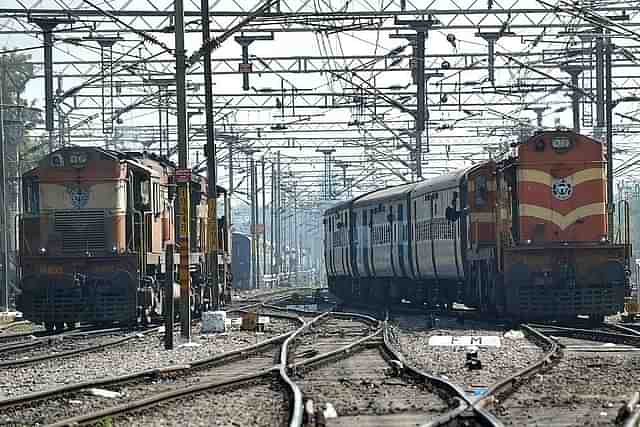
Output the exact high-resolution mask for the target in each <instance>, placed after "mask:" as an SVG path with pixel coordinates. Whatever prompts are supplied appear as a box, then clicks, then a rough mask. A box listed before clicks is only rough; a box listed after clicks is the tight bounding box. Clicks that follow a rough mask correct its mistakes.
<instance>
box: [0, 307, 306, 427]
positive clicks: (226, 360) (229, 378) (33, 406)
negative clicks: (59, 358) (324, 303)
mask: <svg viewBox="0 0 640 427" xmlns="http://www.w3.org/2000/svg"><path fill="white" fill-rule="evenodd" d="M280 317H281V318H283V319H288V320H291V321H294V320H295V321H299V320H298V319H297V318H295V317H292V316H287V315H284V314H281V315H280ZM291 333H292V332H289V333H286V334H282V335H279V336H277V337H275V338H272V339H269V340H265V341H262V342H260V343H258V344H254V345H251V346H247V347H244V348H241V349H238V350H235V351H232V352H227V353H224V354H220V355H216V356H213V357H208V358H205V359H199V360H196V361H193V362H191V363H189V364H185V365H178V366H166V367H159V368H157V369H151V370H146V371H142V372H137V373H133V374H130V375H125V376H120V377H111V378H105V379H101V380H97V381H89V382H83V383H78V384H73V385H69V386H65V387H59V388H56V389H52V390H47V391H43V392H38V393H33V394H30V395H25V396H20V397H17V398H13V399H6V400H2V401H0V412H2V413H3V414H4V417H7V418H5V419H4V420H8V421H9V422H11V421H12V420H14V421H18V420H20V421H21V422H22V421H27V422H32V423H38V424H43V425H73V424H76V423H81V424H82V423H90V422H93V421H96V420H99V419H101V418H104V417H113V416H117V415H119V414H126V413H128V412H130V411H134V410H139V409H141V408H144V407H149V406H155V405H158V404H161V403H162V402H165V401H168V400H172V399H177V398H180V397H183V396H191V395H194V394H197V393H199V392H205V391H208V390H217V389H221V388H224V387H234V386H238V385H241V384H245V383H249V382H254V381H258V380H261V379H264V378H266V377H268V376H269V375H270V374H271V373H272V372H274V368H273V366H274V364H275V363H276V361H275V359H274V356H273V355H274V352H273V350H274V349H276V348H277V347H278V346H279V344H280V343H282V342H283V341H284V340H285V339H286V338H287V336H289V335H290V334H291ZM249 366H250V367H251V369H249V368H248V367H249ZM249 371H250V373H247V372H249ZM95 389H98V390H105V389H106V390H107V393H106V394H107V395H109V397H100V396H96V395H95V393H96V392H95ZM100 393H102V394H104V392H102V391H100ZM62 402H65V403H66V404H64V405H61V404H60V403H62ZM69 402H72V404H69ZM2 420H3V419H2V417H0V421H2Z"/></svg>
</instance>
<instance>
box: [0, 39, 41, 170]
mask: <svg viewBox="0 0 640 427" xmlns="http://www.w3.org/2000/svg"><path fill="white" fill-rule="evenodd" d="M4 50H5V51H7V49H6V48H5V49H4ZM30 59H31V55H28V54H24V53H16V52H12V53H8V54H4V55H2V56H0V86H1V91H2V108H3V118H4V127H3V130H4V137H5V143H6V146H5V150H6V157H7V158H6V160H7V176H8V177H18V176H20V175H21V174H22V173H23V172H25V171H26V170H28V169H30V168H32V167H33V166H34V165H35V163H37V161H38V160H39V159H40V158H42V156H43V155H45V154H46V147H45V145H43V139H42V137H41V136H39V135H37V134H34V131H33V129H34V128H35V127H36V126H38V125H39V124H41V123H42V114H41V112H40V111H39V110H38V109H35V108H34V107H33V106H34V102H35V101H34V100H32V101H29V100H27V99H25V98H23V97H22V94H23V93H24V91H25V89H26V86H27V83H28V82H29V81H30V80H31V79H33V77H34V75H35V70H34V67H33V64H32V63H31V62H30Z"/></svg>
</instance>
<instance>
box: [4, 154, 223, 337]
mask: <svg viewBox="0 0 640 427" xmlns="http://www.w3.org/2000/svg"><path fill="white" fill-rule="evenodd" d="M175 171H176V166H175V165H174V164H173V163H172V162H170V161H169V160H167V159H166V158H164V157H159V156H156V155H154V154H151V153H147V152H118V151H112V150H105V149H102V148H97V147H66V148H62V149H60V150H57V151H55V152H53V153H51V154H50V155H49V156H46V157H45V158H43V159H42V160H41V161H40V162H39V164H38V166H37V167H36V168H34V169H32V170H30V171H28V172H26V173H25V174H24V175H23V176H22V184H23V185H22V188H23V204H24V213H23V214H22V215H21V216H20V217H19V221H18V223H19V224H18V227H19V231H18V233H17V235H18V239H19V242H18V243H19V245H18V247H19V264H20V275H21V278H20V293H19V295H18V296H17V300H16V303H17V308H18V309H19V310H20V311H22V312H23V314H24V317H25V319H28V320H31V321H33V322H36V323H44V325H45V326H46V328H47V329H48V330H53V329H54V327H55V328H56V329H58V330H61V329H63V328H64V327H65V324H67V325H68V326H71V325H74V324H75V323H77V322H87V323H94V324H100V323H112V322H118V323H120V324H133V323H136V322H139V321H141V320H142V321H148V320H150V318H151V317H152V316H153V315H157V316H159V315H161V314H162V307H163V292H162V289H163V283H164V282H165V279H166V277H167V274H171V278H172V279H173V280H175V278H176V275H175V273H176V270H174V271H173V272H167V271H166V267H165V266H166V261H167V252H166V249H167V245H168V244H174V243H175V235H176V207H175V203H174V199H175V193H176V191H175V187H176V186H175V184H174V176H175ZM216 195H217V197H223V198H224V206H225V209H226V210H227V212H228V209H229V203H228V200H227V193H226V190H225V189H224V188H222V187H218V188H217V189H216ZM207 201H208V200H207V180H206V179H205V178H204V177H202V176H200V175H197V174H192V178H191V183H190V204H191V206H190V207H191V212H192V215H191V224H190V233H191V234H190V238H191V240H190V241H191V248H190V250H191V256H190V265H189V269H190V276H191V277H190V283H191V288H192V301H191V306H192V310H193V311H194V312H198V311H201V310H206V309H207V308H208V307H209V306H210V305H212V304H213V303H214V302H218V303H222V302H224V301H225V300H229V299H230V289H229V284H228V283H227V281H226V278H227V276H228V272H227V271H228V270H229V268H230V265H229V259H230V256H229V249H230V247H229V243H230V242H229V233H228V224H226V221H225V217H228V215H223V216H221V217H220V218H216V219H215V220H216V221H218V236H217V237H218V242H219V244H218V248H219V249H218V254H219V255H218V262H217V268H218V277H219V279H220V280H219V283H218V284H217V285H214V286H216V287H217V289H213V286H211V285H209V284H208V282H207V280H206V277H207V275H208V274H209V273H210V272H209V271H207V263H206V261H205V260H206V252H207V249H208V248H209V246H208V245H210V244H213V242H208V241H207V222H208V218H207V215H208V209H207ZM174 265H175V266H176V269H177V266H178V265H179V256H178V254H177V250H176V253H175V254H174ZM176 288H177V285H174V295H173V296H172V297H173V298H176V297H177V296H178V294H179V292H177V291H176ZM214 298H218V301H214ZM178 311H179V310H178Z"/></svg>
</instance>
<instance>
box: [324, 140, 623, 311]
mask: <svg viewBox="0 0 640 427" xmlns="http://www.w3.org/2000/svg"><path fill="white" fill-rule="evenodd" d="M513 148H514V154H513V155H512V156H511V157H509V158H508V159H505V160H502V161H500V162H495V161H487V162H483V163H480V164H476V165H474V166H472V167H469V168H466V169H462V170H459V171H456V172H453V173H449V174H446V175H442V176H439V177H436V178H433V179H427V180H424V181H421V182H418V183H410V184H404V185H400V186H397V187H392V188H385V189H380V190H377V191H373V192H371V193H368V194H364V195H361V196H359V197H356V198H354V199H352V200H349V201H346V202H342V203H340V204H338V205H335V206H333V207H331V208H330V209H328V210H326V211H325V213H324V217H323V226H324V248H325V254H324V255H325V262H326V267H327V277H328V284H329V288H330V290H331V291H332V292H333V293H334V294H335V295H337V296H339V297H340V298H341V299H343V300H345V301H357V302H361V303H369V304H386V303H398V304H399V303H407V302H411V303H413V304H418V305H420V306H425V305H428V306H440V307H445V308H446V307H451V306H452V305H453V303H455V302H458V303H462V304H464V305H466V306H468V307H475V308H477V309H478V310H481V311H485V312H491V313H496V314H498V315H503V316H508V317H512V318H517V319H523V320H524V319H538V320H547V319H572V318H575V317H577V316H581V315H587V316H589V317H590V318H591V319H593V320H594V321H598V320H600V319H602V318H603V316H605V315H609V314H613V313H616V312H618V311H621V310H622V309H623V304H624V297H625V293H626V292H627V288H628V271H629V258H630V253H631V250H630V245H629V243H628V241H627V240H625V239H624V238H622V239H618V241H615V242H614V241H610V240H609V239H608V237H607V236H608V229H607V227H608V221H607V211H606V200H607V193H606V192H607V188H606V179H605V164H606V162H605V157H604V156H605V153H604V150H603V146H602V144H601V143H600V142H599V141H597V140H594V139H592V138H589V137H587V136H584V135H579V134H576V133H574V132H571V131H566V130H551V131H540V132H538V133H537V134H535V135H533V136H532V137H531V138H529V139H527V140H526V141H524V142H521V143H518V144H513ZM623 235H624V234H623Z"/></svg>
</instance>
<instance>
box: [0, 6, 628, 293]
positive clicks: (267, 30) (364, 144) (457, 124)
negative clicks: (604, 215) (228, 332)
mask: <svg viewBox="0 0 640 427" xmlns="http://www.w3.org/2000/svg"><path fill="white" fill-rule="evenodd" d="M639 11H640V7H639V6H638V5H637V4H636V3H634V2H630V1H614V2H600V1H595V2H593V1H590V2H588V3H587V2H577V3H569V2H567V1H565V0H557V1H556V0H554V1H553V2H547V1H546V0H539V1H537V2H534V3H532V2H530V1H527V0H512V1H511V2H509V3H503V2H497V1H495V0H490V1H487V2H485V1H481V2H471V4H469V2H466V3H461V4H458V3H455V2H452V1H450V0H435V1H430V2H423V1H406V0H390V1H387V2H384V3H380V2H372V1H368V0H353V1H348V2H318V1H307V0H291V1H287V2H284V1H280V0H266V1H265V0H260V1H259V0H250V1H243V2H238V1H231V0H215V1H214V0H209V1H207V0H203V1H201V2H198V1H189V2H185V1H182V0H177V1H175V2H174V0H160V1H156V2H153V5H152V4H151V3H149V2H144V1H142V0H107V1H103V2H99V3H98V2H94V1H93V0H81V1H78V2H71V1H69V0H55V1H54V0H6V1H4V2H3V3H2V6H1V7H0V46H6V49H9V48H10V47H11V46H20V50H21V52H24V53H26V54H30V55H31V57H30V58H27V59H26V61H27V63H28V64H30V65H32V66H33V67H34V76H33V78H32V79H31V81H30V82H29V84H28V85H27V86H26V87H25V88H21V93H20V96H21V97H23V98H24V99H27V100H31V99H36V100H37V101H36V103H37V102H40V104H42V105H41V106H42V110H43V111H44V119H45V120H44V125H43V126H42V127H41V128H39V127H38V126H36V127H35V128H34V129H33V130H30V131H29V132H27V133H30V134H31V135H39V133H38V132H40V133H44V134H45V135H46V137H47V144H48V146H49V149H50V150H53V149H55V148H57V146H59V145H63V144H68V143H70V144H82V145H84V144H93V145H102V146H104V147H107V148H115V149H124V150H142V149H145V150H148V151H153V152H156V153H159V154H161V155H166V156H168V157H170V158H174V160H179V163H180V167H181V168H184V169H186V168H191V169H193V170H195V171H200V172H204V171H206V172H207V175H209V176H210V178H211V180H212V182H213V183H214V185H212V186H210V188H209V189H210V190H211V191H213V192H215V191H216V190H215V188H216V187H215V184H218V183H219V184H220V185H223V186H228V187H229V194H232V195H233V197H234V200H235V202H237V203H243V202H246V203H247V204H251V205H252V206H253V208H252V210H251V212H252V214H251V221H250V222H251V223H252V224H253V225H254V228H253V230H252V231H255V225H256V224H257V223H258V221H259V220H258V218H259V212H257V211H256V206H258V205H259V203H258V198H257V196H256V195H255V194H243V192H242V190H241V188H242V185H243V184H244V183H247V182H249V183H252V186H251V189H250V190H249V191H248V193H254V192H255V191H256V189H257V187H258V186H257V178H256V175H257V173H256V167H255V164H253V165H249V166H244V165H243V162H242V161H241V159H243V158H244V156H245V154H243V153H248V152H257V151H260V152H261V153H262V154H261V157H262V158H263V159H264V160H261V165H262V179H261V182H262V191H263V192H264V193H263V197H262V200H263V202H262V209H263V211H262V217H263V219H262V221H261V222H262V226H263V227H264V226H265V225H266V224H265V222H266V218H267V216H266V215H265V211H266V210H267V209H270V211H269V214H270V215H269V216H270V217H271V218H272V220H271V221H270V222H271V226H272V227H273V228H272V229H271V230H269V233H267V232H266V231H265V230H263V232H262V236H263V239H264V241H263V242H262V243H263V248H262V251H263V261H262V265H263V267H262V268H261V270H262V271H263V272H266V271H267V270H270V271H271V270H273V271H276V272H278V271H282V270H283V269H285V268H287V267H286V263H285V261H286V260H285V258H286V255H287V253H291V247H295V248H296V250H295V254H296V255H295V256H296V259H297V260H298V263H301V262H302V261H301V258H302V249H301V245H300V244H299V243H298V240H299V238H300V236H299V234H298V230H297V229H291V230H289V234H288V235H287V236H288V237H289V240H290V242H289V244H290V245H289V246H290V247H289V249H287V247H286V246H287V245H286V244H285V243H283V242H284V241H285V240H286V239H285V235H284V234H285V232H284V230H288V228H287V227H286V221H287V220H289V221H290V220H291V218H298V212H297V209H294V211H293V212H287V213H285V210H286V209H287V206H283V204H285V205H286V203H289V202H290V203H294V204H295V207H296V208H298V207H299V208H300V209H303V207H304V206H313V207H316V208H318V207H321V206H324V205H323V203H326V204H328V203H332V202H333V200H335V199H340V198H345V197H348V196H349V195H352V194H356V193H361V192H364V191H368V190H370V189H373V188H376V187H380V186H385V185H392V184H395V183H400V182H405V181H410V180H412V179H420V178H422V177H423V176H424V177H428V176H431V175H436V174H440V173H442V172H444V171H448V170H451V169H454V168H457V167H461V166H465V165H470V164H472V163H474V162H477V161H481V160H483V159H486V158H487V157H488V156H489V153H490V155H492V156H496V155H498V156H499V155H502V154H505V153H508V151H509V142H512V141H514V140H516V139H518V138H520V137H522V135H527V134H529V133H531V132H533V131H535V129H537V128H540V127H550V126H556V124H557V122H559V124H560V125H563V126H566V127H571V128H574V129H576V130H580V131H581V132H584V133H587V134H591V135H594V136H596V137H598V138H600V139H603V140H606V142H607V144H608V148H609V151H608V152H611V153H613V155H612V156H610V157H609V159H608V161H609V163H610V164H609V171H610V172H609V175H610V176H609V180H610V181H612V180H613V176H612V174H613V169H614V167H615V166H616V162H618V161H628V160H629V159H632V158H634V156H635V155H636V154H637V148H636V146H637V145H636V144H634V142H635V138H636V137H635V135H636V134H638V133H640V132H639V130H640V127H639V126H638V119H637V118H636V115H637V111H638V108H639V107H638V105H637V103H638V98H637V95H638V94H639V93H640V71H639V70H637V68H636V67H637V66H638V58H640V28H639V27H640V16H639V14H638V12H639ZM256 40H260V42H259V43H255V41H256ZM238 44H239V45H240V46H238ZM249 46H251V47H250V48H249ZM239 47H240V49H239ZM56 79H57V81H58V90H57V91H54V88H53V83H54V81H55V80H56ZM38 100H42V101H38ZM616 100H618V101H616ZM614 106H615V107H616V110H615V111H613V107H614ZM607 107H608V108H607ZM195 111H204V112H205V114H204V115H202V116H200V115H197V114H195V115H194V114H191V113H192V112H195ZM56 113H57V114H56ZM205 148H206V151H204V149H205ZM276 151H277V154H276ZM203 153H204V154H206V159H204V160H203V161H200V155H202V154H203ZM190 154H192V155H190ZM263 162H266V164H268V165H270V166H269V167H266V168H265V167H264V163H263ZM332 165H333V166H337V168H336V167H333V166H332ZM347 165H348V167H347ZM338 169H341V170H340V171H339V175H338V176H335V173H338V172H337V171H338ZM251 177H253V178H251ZM286 177H288V178H286ZM291 177H295V178H291ZM266 182H270V186H267V185H266V184H265V183H266ZM294 184H295V185H294ZM181 192H182V191H181ZM266 192H269V193H270V194H269V197H267V195H266V194H265V193H266ZM180 200H181V201H182V202H183V203H184V202H185V201H184V200H182V199H180ZM214 200H215V199H214ZM266 200H270V201H271V202H270V203H267V202H266ZM285 200H287V202H285ZM267 205H269V206H267ZM610 205H612V203H610ZM216 209H217V208H216V206H215V203H213V204H212V205H211V206H209V210H210V213H211V212H215V211H216ZM610 213H611V210H610ZM184 214H185V215H187V216H188V215H189V212H184ZM287 215H288V216H287ZM6 222H7V223H10V222H11V221H10V220H7V221H6ZM294 222H295V221H294ZM294 228H295V227H294ZM208 233H209V234H210V237H211V238H210V239H209V240H211V241H215V238H213V237H212V236H213V235H214V234H217V231H216V230H215V224H210V228H209V230H208ZM267 235H269V236H271V238H272V240H278V244H277V245H275V247H273V246H272V251H273V256H272V257H271V258H273V259H272V261H271V265H270V268H269V269H267V268H266V258H264V254H266V252H267V249H266V246H265V245H266V238H265V236H267ZM178 249H179V248H178ZM288 250H289V252H288ZM256 252H257V250H256ZM216 255H217V247H216V245H215V244H214V245H213V246H212V247H211V248H209V263H210V266H211V264H213V263H215V261H214V259H215V258H216ZM271 267H272V268H271ZM213 270H214V271H217V270H216V269H215V268H213ZM257 271H258V264H255V266H254V272H257ZM217 281H218V280H217V278H212V280H211V286H212V287H215V284H216V282H217ZM258 281H259V279H257V278H254V282H255V283H258ZM183 284H184V283H183Z"/></svg>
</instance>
